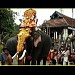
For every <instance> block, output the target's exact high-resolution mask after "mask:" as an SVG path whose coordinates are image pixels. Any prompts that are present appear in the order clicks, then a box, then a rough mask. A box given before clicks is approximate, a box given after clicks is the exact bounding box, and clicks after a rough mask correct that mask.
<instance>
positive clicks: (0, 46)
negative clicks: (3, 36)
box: [0, 44, 4, 53]
mask: <svg viewBox="0 0 75 75" xmlns="http://www.w3.org/2000/svg"><path fill="white" fill-rule="evenodd" d="M3 47H4V46H3V45H2V44H0V53H1V52H2V49H3Z"/></svg>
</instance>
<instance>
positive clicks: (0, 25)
mask: <svg viewBox="0 0 75 75" xmlns="http://www.w3.org/2000/svg"><path fill="white" fill-rule="evenodd" d="M13 13H14V12H13V11H12V10H10V9H9V8H0V43H1V42H4V43H5V42H6V41H7V39H9V38H10V37H12V36H15V35H16V34H17V33H18V30H19V26H18V25H16V24H15V23H14V18H13Z"/></svg>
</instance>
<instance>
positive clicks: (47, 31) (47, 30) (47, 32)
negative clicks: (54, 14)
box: [47, 27, 48, 35]
mask: <svg viewBox="0 0 75 75" xmlns="http://www.w3.org/2000/svg"><path fill="white" fill-rule="evenodd" d="M47 35H48V27H47Z"/></svg>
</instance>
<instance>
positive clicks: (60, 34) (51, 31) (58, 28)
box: [39, 11, 75, 48]
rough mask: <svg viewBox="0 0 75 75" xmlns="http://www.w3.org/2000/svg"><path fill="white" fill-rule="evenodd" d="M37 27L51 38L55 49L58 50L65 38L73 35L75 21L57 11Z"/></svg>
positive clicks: (74, 33)
mask: <svg viewBox="0 0 75 75" xmlns="http://www.w3.org/2000/svg"><path fill="white" fill-rule="evenodd" d="M67 13H68V12H67ZM39 27H40V28H41V29H42V30H43V31H44V32H45V33H46V34H47V35H49V36H50V37H51V38H52V42H53V46H54V47H55V48H59V47H60V46H61V43H62V42H65V41H66V39H67V37H72V36H73V35H75V19H73V18H70V17H68V16H66V15H64V14H62V13H59V12H57V11H55V12H54V13H53V14H52V15H51V16H50V20H46V21H44V22H43V24H42V25H40V26H39ZM70 45H72V44H71V42H70Z"/></svg>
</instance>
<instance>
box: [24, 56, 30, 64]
mask: <svg viewBox="0 0 75 75" xmlns="http://www.w3.org/2000/svg"><path fill="white" fill-rule="evenodd" d="M25 65H30V60H28V59H27V57H26V59H25Z"/></svg>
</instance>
